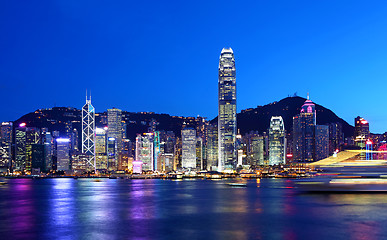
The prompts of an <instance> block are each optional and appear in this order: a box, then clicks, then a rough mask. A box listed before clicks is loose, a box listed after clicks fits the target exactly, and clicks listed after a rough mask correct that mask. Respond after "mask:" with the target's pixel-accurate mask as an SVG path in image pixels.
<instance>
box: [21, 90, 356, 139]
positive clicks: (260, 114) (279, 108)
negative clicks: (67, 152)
mask: <svg viewBox="0 0 387 240" xmlns="http://www.w3.org/2000/svg"><path fill="white" fill-rule="evenodd" d="M305 100H306V99H305V98H301V97H287V98H284V99H282V100H281V101H279V102H274V103H270V104H267V105H264V106H259V107H257V108H250V109H246V110H242V112H240V113H238V115H237V116H238V129H240V131H241V133H242V134H245V133H248V132H250V131H252V130H254V131H259V132H261V133H262V132H265V131H267V129H268V128H269V124H270V118H271V117H272V116H282V118H283V119H284V122H285V129H286V130H287V131H292V124H293V122H292V119H293V116H295V115H297V114H298V113H299V112H300V109H301V106H302V105H303V103H304V102H305ZM316 111H317V124H328V123H334V122H340V123H341V124H342V125H343V132H344V135H345V136H352V135H353V131H354V127H353V126H351V125H349V124H348V123H347V122H346V121H344V120H343V119H341V118H339V117H338V116H337V115H336V114H335V113H333V112H332V111H331V110H329V109H327V108H324V107H323V106H321V105H318V104H316ZM103 117H105V122H106V112H103V113H99V114H98V116H96V125H97V126H99V127H101V126H105V125H106V124H105V123H104V121H103V120H102V119H103ZM123 117H124V119H125V121H126V123H127V136H128V138H130V139H131V140H134V138H135V137H136V134H137V133H143V132H147V131H148V128H149V126H150V122H151V121H152V119H153V120H155V121H156V122H157V125H156V129H157V130H165V131H173V132H174V133H175V134H176V136H181V128H182V125H183V123H186V124H188V125H191V126H193V127H195V126H196V121H195V118H193V117H176V116H170V115H168V114H158V113H133V112H125V111H123ZM216 121H217V118H215V119H213V120H212V121H211V122H212V123H214V122H216ZM22 122H25V123H27V126H30V127H38V128H43V127H45V128H48V130H49V131H60V132H61V134H62V133H64V131H65V129H66V123H67V124H68V123H69V122H71V127H72V128H76V129H77V130H78V133H79V134H81V111H80V110H79V109H75V108H71V107H54V108H52V109H41V110H36V111H35V112H31V113H28V114H26V115H24V116H22V117H21V118H19V119H18V120H16V121H15V122H14V123H15V126H18V125H19V124H20V123H22ZM80 136H81V135H80Z"/></svg>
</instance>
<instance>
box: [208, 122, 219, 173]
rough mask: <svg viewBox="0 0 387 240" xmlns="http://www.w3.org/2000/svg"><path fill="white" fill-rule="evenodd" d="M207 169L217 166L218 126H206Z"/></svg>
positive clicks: (210, 169)
mask: <svg viewBox="0 0 387 240" xmlns="http://www.w3.org/2000/svg"><path fill="white" fill-rule="evenodd" d="M206 150H207V170H208V171H212V170H214V169H216V168H217V167H218V127H217V126H216V125H215V126H214V125H209V126H208V127H207V149H206Z"/></svg>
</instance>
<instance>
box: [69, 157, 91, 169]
mask: <svg viewBox="0 0 387 240" xmlns="http://www.w3.org/2000/svg"><path fill="white" fill-rule="evenodd" d="M89 157H90V156H89V155H86V154H85V153H79V152H78V153H74V154H71V170H72V171H73V172H74V173H75V174H83V173H85V172H87V171H88V169H86V165H87V164H88V163H87V161H88V160H89Z"/></svg>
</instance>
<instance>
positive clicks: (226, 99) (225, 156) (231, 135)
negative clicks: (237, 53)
mask: <svg viewBox="0 0 387 240" xmlns="http://www.w3.org/2000/svg"><path fill="white" fill-rule="evenodd" d="M218 100H219V104H218V107H219V109H218V153H219V154H218V171H224V170H233V169H235V168H236V161H237V154H236V144H235V143H236V133H237V131H236V129H237V122H236V79H235V59H234V53H233V51H232V49H231V48H223V49H222V52H221V53H220V59H219V79H218Z"/></svg>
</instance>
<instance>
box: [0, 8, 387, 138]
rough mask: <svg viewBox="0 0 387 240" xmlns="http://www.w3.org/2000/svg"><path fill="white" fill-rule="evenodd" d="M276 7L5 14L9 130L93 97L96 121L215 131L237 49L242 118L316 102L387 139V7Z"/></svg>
mask: <svg viewBox="0 0 387 240" xmlns="http://www.w3.org/2000/svg"><path fill="white" fill-rule="evenodd" d="M277 4H278V5H275V4H274V3H256V2H248V3H247V2H244V3H238V4H237V3H232V2H223V4H219V2H217V3H208V2H198V3H197V4H195V5H190V4H189V3H185V5H182V4H181V3H175V4H172V3H171V4H168V5H167V4H161V3H158V2H156V1H155V2H152V3H150V2H148V4H145V3H140V2H135V3H133V2H124V1H122V2H120V3H117V4H116V5H113V4H103V3H101V2H94V1H93V2H92V3H91V2H89V3H87V2H82V3H78V2H75V1H71V2H70V1H66V2H60V1H58V2H48V1H47V2H39V3H30V2H24V3H20V2H19V3H15V2H4V3H2V7H1V8H0V9H1V10H0V11H1V14H0V32H1V33H2V34H3V35H4V36H7V37H6V38H3V39H2V40H1V44H0V51H1V52H2V54H1V56H0V78H1V79H2V80H1V84H0V90H1V91H2V95H1V101H2V102H3V103H6V104H3V111H2V112H3V113H2V117H1V119H0V120H1V121H13V120H16V119H18V118H19V117H21V116H22V115H24V114H26V113H28V112H32V111H34V110H36V109H39V108H50V107H53V106H55V105H56V106H72V107H76V108H78V109H80V108H81V107H82V105H83V104H84V102H83V99H84V94H85V90H86V89H89V90H90V91H91V92H92V96H93V105H94V106H95V108H96V111H97V112H103V111H106V110H107V109H109V108H112V107H117V108H120V109H123V110H125V111H130V112H142V111H144V112H145V111H151V112H158V113H168V114H171V115H179V116H180V115H181V116H196V115H201V116H205V117H208V119H212V118H214V117H216V115H217V74H218V69H217V67H218V61H219V52H220V50H221V49H222V48H224V47H232V48H233V50H234V54H235V60H236V67H237V68H238V72H237V79H238V80H237V82H238V83H237V96H238V102H237V112H240V111H241V110H242V109H246V108H251V107H256V106H257V105H265V104H267V103H270V102H273V101H279V100H280V99H282V98H284V97H286V96H288V95H293V93H295V92H297V93H298V95H299V96H302V97H306V94H307V92H309V93H310V96H311V99H312V100H313V102H315V103H318V104H321V105H323V106H325V107H328V108H329V109H332V110H333V111H334V112H335V113H336V114H337V115H338V116H339V117H341V118H343V119H344V120H346V121H347V122H348V123H350V124H351V125H353V124H354V122H353V121H354V120H353V119H354V118H355V117H356V116H358V115H359V116H362V117H364V118H365V119H367V120H368V121H369V122H370V130H371V132H374V133H383V132H385V131H386V122H387V111H385V110H384V109H383V108H382V103H383V102H384V99H383V96H384V91H383V90H384V88H383V86H385V84H386V83H385V77H386V76H387V70H386V69H385V63H386V59H387V58H386V56H387V48H386V46H385V42H386V40H387V34H386V31H385V26H387V25H386V23H387V19H385V15H386V12H387V11H386V10H387V4H385V3H384V2H381V1H380V2H379V4H377V2H374V4H369V3H368V4H367V5H365V4H364V3H363V2H360V1H355V2H354V1H341V2H340V3H337V2H328V3H327V2H324V3H311V2H308V1H300V2H298V3H297V4H292V3H288V2H285V1H281V2H280V3H278V2H277ZM229 12H232V14H230V13H229ZM224 19H226V20H227V21H225V20H224ZM273 83H275V84H273ZM187 96H189V97H187Z"/></svg>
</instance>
